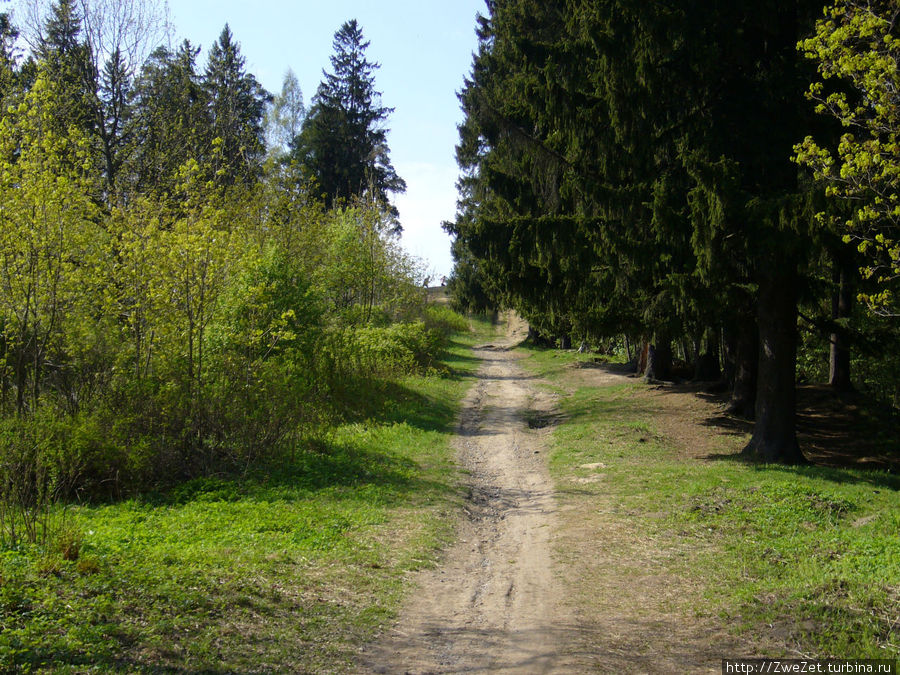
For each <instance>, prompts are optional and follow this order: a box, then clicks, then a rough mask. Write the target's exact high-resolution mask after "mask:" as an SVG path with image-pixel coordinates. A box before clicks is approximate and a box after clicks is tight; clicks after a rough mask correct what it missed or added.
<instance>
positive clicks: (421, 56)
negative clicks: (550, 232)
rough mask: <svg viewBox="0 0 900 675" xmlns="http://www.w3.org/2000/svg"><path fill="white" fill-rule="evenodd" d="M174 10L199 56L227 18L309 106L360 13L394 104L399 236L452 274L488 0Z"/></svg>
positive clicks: (379, 81)
mask: <svg viewBox="0 0 900 675" xmlns="http://www.w3.org/2000/svg"><path fill="white" fill-rule="evenodd" d="M169 9H170V12H171V18H172V23H173V24H174V28H175V37H176V39H177V40H178V41H180V39H182V38H187V39H189V40H190V41H191V42H192V43H194V44H199V45H200V46H202V47H203V52H202V53H201V63H203V62H205V57H206V54H207V51H208V49H209V46H210V45H211V44H212V43H213V42H214V41H215V39H216V38H217V37H218V35H219V33H220V32H221V30H222V27H223V26H224V25H225V23H226V22H227V23H228V24H229V26H230V27H231V30H232V33H234V36H235V38H236V39H237V41H238V42H239V43H240V45H241V52H242V53H243V54H244V56H245V58H246V60H247V69H248V70H249V71H250V72H252V73H253V74H254V75H256V77H257V78H258V79H259V80H260V82H261V83H262V84H263V86H265V87H266V88H267V89H268V90H269V91H272V92H277V91H279V90H280V89H281V83H282V79H283V76H284V73H285V71H286V70H287V69H288V68H291V69H293V71H294V72H295V73H296V75H297V79H298V80H299V82H300V86H301V88H302V89H303V96H304V99H305V101H306V103H307V104H308V103H309V100H310V99H311V98H312V96H313V94H315V91H316V88H317V87H318V84H319V81H320V80H321V79H322V69H323V68H330V62H329V60H328V58H329V56H330V55H331V54H332V38H333V36H334V33H335V31H336V30H337V29H338V28H340V26H341V24H342V23H343V22H344V21H346V20H348V19H353V18H355V19H357V21H358V22H359V24H360V26H361V27H362V30H363V34H364V35H365V37H366V39H367V40H369V41H370V42H371V45H370V47H369V49H368V52H367V53H368V56H369V59H370V60H373V61H377V62H379V63H380V64H381V69H380V70H379V71H378V72H377V74H376V76H375V85H376V88H377V89H378V90H379V91H381V92H382V100H383V103H384V105H386V106H389V107H392V108H395V112H394V114H393V115H392V116H391V118H390V120H389V121H388V126H389V127H390V129H391V132H390V135H389V137H388V142H389V145H390V149H391V159H392V161H393V164H394V167H395V168H396V169H397V172H398V173H399V174H400V175H401V176H402V177H403V178H404V179H405V180H406V183H407V193H406V194H405V195H401V196H399V197H397V198H396V205H397V207H398V209H399V210H400V218H401V223H402V224H403V227H404V234H403V244H404V246H405V247H406V248H407V250H408V251H409V252H410V253H412V254H413V255H416V256H418V257H420V258H423V259H425V260H426V263H427V266H428V268H429V270H430V271H433V272H434V273H435V274H436V275H437V276H438V277H440V276H441V275H446V274H449V273H450V269H451V267H452V260H451V257H450V240H449V238H448V237H447V235H446V234H445V233H444V232H443V230H441V227H440V223H441V222H442V221H443V220H450V219H452V218H453V215H454V213H455V210H456V188H455V182H456V177H457V169H456V162H455V159H454V147H455V145H456V142H457V138H458V137H457V131H456V125H457V124H458V123H459V122H460V121H461V120H462V114H461V112H460V110H459V102H458V101H457V98H456V92H457V91H458V90H459V89H460V88H461V87H462V84H463V78H464V77H465V75H466V74H467V73H468V72H469V69H470V66H471V62H472V53H473V52H474V51H475V49H476V38H475V25H476V21H475V17H476V14H477V13H478V12H482V13H484V11H485V5H484V0H382V1H381V2H373V1H367V0H355V1H354V0H331V1H326V2H303V1H300V2H296V1H295V2H290V1H288V0H257V1H256V2H247V0H241V1H237V0H169Z"/></svg>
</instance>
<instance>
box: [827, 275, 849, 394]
mask: <svg viewBox="0 0 900 675" xmlns="http://www.w3.org/2000/svg"><path fill="white" fill-rule="evenodd" d="M833 275H834V286H835V289H834V292H833V294H832V296H831V318H832V319H833V320H834V321H836V322H838V321H840V320H841V319H847V318H849V317H850V314H851V312H852V311H853V286H852V284H851V279H852V278H853V277H852V276H851V275H852V272H851V271H850V270H849V269H848V265H847V263H846V261H843V260H840V259H837V258H836V259H835V261H834V270H833ZM836 326H837V328H835V330H834V332H833V333H832V334H831V350H830V351H831V353H830V358H829V369H828V371H829V372H828V384H830V385H831V386H832V387H834V388H835V389H837V390H838V391H849V390H851V389H853V383H852V381H851V380H850V349H849V348H848V345H847V335H846V332H845V330H844V327H843V326H842V325H841V324H840V323H837V324H836Z"/></svg>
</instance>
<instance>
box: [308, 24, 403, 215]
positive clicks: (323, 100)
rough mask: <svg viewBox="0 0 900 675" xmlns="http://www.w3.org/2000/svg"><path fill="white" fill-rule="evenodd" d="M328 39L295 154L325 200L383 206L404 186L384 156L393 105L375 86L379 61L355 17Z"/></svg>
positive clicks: (394, 211)
mask: <svg viewBox="0 0 900 675" xmlns="http://www.w3.org/2000/svg"><path fill="white" fill-rule="evenodd" d="M333 45H334V54H333V55H332V56H331V66H332V72H330V73H328V72H323V74H324V75H325V79H324V80H323V81H322V82H321V84H319V88H318V90H317V91H316V95H315V96H314V97H313V101H312V107H311V108H310V111H309V115H308V116H307V118H306V120H305V121H304V123H303V129H302V131H301V133H300V135H299V136H298V137H297V138H296V139H295V141H294V151H293V154H294V157H295V159H297V160H298V161H299V163H301V164H302V165H303V166H305V167H306V169H307V170H308V171H309V173H310V174H311V175H312V176H313V177H314V178H315V180H316V181H317V182H318V186H319V188H320V190H321V191H322V193H323V194H324V195H325V202H326V204H327V205H328V206H331V205H333V204H335V203H336V202H340V201H344V200H349V199H351V198H354V197H366V198H368V199H373V200H375V201H378V202H380V203H381V204H382V205H383V206H385V207H388V195H389V194H392V193H398V192H405V191H406V182H405V181H404V180H403V179H402V178H400V176H398V175H397V172H396V170H395V169H394V167H393V166H392V165H391V161H390V158H389V151H388V145H387V129H386V128H385V127H384V122H385V121H386V120H387V118H388V116H389V115H390V114H391V113H392V112H393V110H394V109H393V108H387V107H384V106H382V105H381V94H380V93H379V92H378V91H376V90H375V71H376V70H377V69H378V68H379V64H377V63H373V62H370V61H369V60H367V59H366V54H365V53H366V49H367V48H368V47H369V42H368V41H366V40H365V39H364V38H363V33H362V29H361V28H360V27H359V24H358V23H357V22H356V20H355V19H352V20H350V21H347V22H346V23H344V24H343V25H342V26H341V28H340V30H338V31H337V32H336V33H335V35H334V42H333ZM389 208H391V207H389ZM391 212H392V213H393V215H394V216H395V217H396V215H397V213H396V210H395V209H392V208H391ZM395 229H398V230H399V224H397V225H396V227H395Z"/></svg>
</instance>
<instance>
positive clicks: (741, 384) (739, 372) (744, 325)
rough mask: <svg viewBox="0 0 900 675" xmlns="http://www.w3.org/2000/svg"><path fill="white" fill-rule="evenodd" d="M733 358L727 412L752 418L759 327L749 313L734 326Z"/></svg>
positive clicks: (754, 402)
mask: <svg viewBox="0 0 900 675" xmlns="http://www.w3.org/2000/svg"><path fill="white" fill-rule="evenodd" d="M733 342H734V360H733V363H732V364H731V369H732V376H733V377H734V381H733V383H732V387H731V401H730V402H729V404H728V412H729V413H731V414H732V415H738V416H739V417H746V418H748V419H753V416H754V415H755V414H756V389H757V372H758V370H759V328H758V327H757V325H756V321H754V320H753V318H751V317H750V316H749V315H747V316H746V317H744V318H743V319H742V320H741V321H740V322H739V324H738V325H737V326H736V328H735V335H734V340H733Z"/></svg>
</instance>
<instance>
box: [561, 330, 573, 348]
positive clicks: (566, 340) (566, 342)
mask: <svg viewBox="0 0 900 675" xmlns="http://www.w3.org/2000/svg"><path fill="white" fill-rule="evenodd" d="M559 348H560V349H564V350H569V349H572V338H571V337H570V336H569V334H568V333H565V334H564V335H562V336H560V338H559Z"/></svg>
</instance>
